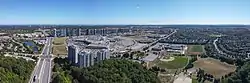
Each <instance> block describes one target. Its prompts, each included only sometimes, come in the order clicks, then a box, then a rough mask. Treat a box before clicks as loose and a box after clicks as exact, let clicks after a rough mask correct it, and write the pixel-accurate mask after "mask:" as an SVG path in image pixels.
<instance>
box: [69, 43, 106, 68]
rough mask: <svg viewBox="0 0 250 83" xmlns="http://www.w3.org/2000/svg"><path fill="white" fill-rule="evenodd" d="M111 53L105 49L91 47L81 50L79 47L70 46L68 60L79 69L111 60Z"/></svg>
mask: <svg viewBox="0 0 250 83" xmlns="http://www.w3.org/2000/svg"><path fill="white" fill-rule="evenodd" d="M109 57H110V52H109V50H108V49H107V48H105V47H98V46H89V47H84V46H83V47H82V48H80V47H79V46H77V45H71V46H68V59H69V61H70V62H71V63H73V64H75V65H77V66H79V67H89V66H92V65H94V63H96V62H100V61H102V60H105V59H109Z"/></svg>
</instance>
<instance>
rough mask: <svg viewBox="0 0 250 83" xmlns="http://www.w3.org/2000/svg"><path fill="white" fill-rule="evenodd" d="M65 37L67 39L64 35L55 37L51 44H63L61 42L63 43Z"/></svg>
mask: <svg viewBox="0 0 250 83" xmlns="http://www.w3.org/2000/svg"><path fill="white" fill-rule="evenodd" d="M66 39H67V38H66V37H59V38H55V39H54V41H53V44H54V45H63V44H65V41H66Z"/></svg>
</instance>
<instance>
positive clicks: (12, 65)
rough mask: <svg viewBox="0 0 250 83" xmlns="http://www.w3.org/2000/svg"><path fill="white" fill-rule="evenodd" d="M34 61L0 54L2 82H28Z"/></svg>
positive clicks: (0, 77)
mask: <svg viewBox="0 0 250 83" xmlns="http://www.w3.org/2000/svg"><path fill="white" fill-rule="evenodd" d="M34 66H35V64H34V62H33V61H26V60H25V59H22V58H20V59H17V58H13V57H5V56H2V55H0V83H28V81H29V78H30V75H31V72H32V71H33V69H34Z"/></svg>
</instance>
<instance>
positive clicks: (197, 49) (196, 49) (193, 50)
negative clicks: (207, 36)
mask: <svg viewBox="0 0 250 83" xmlns="http://www.w3.org/2000/svg"><path fill="white" fill-rule="evenodd" d="M187 51H188V54H201V53H203V52H204V47H203V45H188V50H187Z"/></svg>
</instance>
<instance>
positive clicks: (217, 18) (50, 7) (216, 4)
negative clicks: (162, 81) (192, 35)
mask: <svg viewBox="0 0 250 83" xmlns="http://www.w3.org/2000/svg"><path fill="white" fill-rule="evenodd" d="M249 10H250V0H22V1H20V0H0V11H1V12H0V24H82V25H109V24H111V25H118V24H125V25H126V24H149V25H150V24H164V25H165V24H250V11H249Z"/></svg>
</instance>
